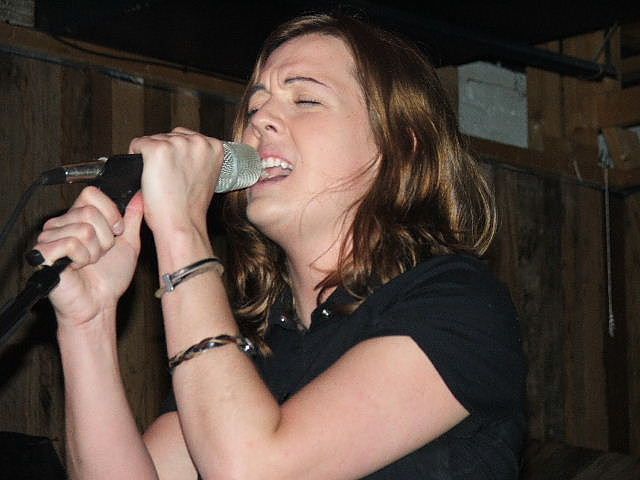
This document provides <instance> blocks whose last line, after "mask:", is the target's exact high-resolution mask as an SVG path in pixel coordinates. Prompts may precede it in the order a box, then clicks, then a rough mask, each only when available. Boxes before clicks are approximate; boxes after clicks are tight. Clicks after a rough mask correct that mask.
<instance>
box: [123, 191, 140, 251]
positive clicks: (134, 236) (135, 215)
mask: <svg viewBox="0 0 640 480" xmlns="http://www.w3.org/2000/svg"><path fill="white" fill-rule="evenodd" d="M143 204H144V202H143V200H142V193H141V192H137V193H136V194H135V195H134V196H133V197H132V198H131V200H130V201H129V204H128V205H127V208H126V210H125V212H124V232H123V234H122V238H123V239H124V240H126V241H127V242H129V243H130V244H131V245H133V246H134V247H135V248H136V249H139V248H140V225H141V224H142V218H143V217H144V208H143Z"/></svg>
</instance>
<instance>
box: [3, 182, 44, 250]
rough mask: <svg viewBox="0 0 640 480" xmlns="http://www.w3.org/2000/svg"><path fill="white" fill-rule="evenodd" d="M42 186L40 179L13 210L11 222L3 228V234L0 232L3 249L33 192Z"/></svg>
mask: <svg viewBox="0 0 640 480" xmlns="http://www.w3.org/2000/svg"><path fill="white" fill-rule="evenodd" d="M40 185H42V179H41V178H38V179H37V180H36V181H35V182H33V183H32V184H31V185H29V188H27V189H26V190H25V191H24V193H23V194H22V196H21V197H20V200H18V204H17V205H16V206H15V208H14V209H13V212H12V213H11V216H10V217H9V220H7V222H6V223H5V224H4V226H3V227H2V232H0V248H2V245H3V244H4V242H5V241H6V239H7V237H8V236H9V231H10V230H11V229H12V228H13V226H14V225H15V223H16V221H17V220H18V217H19V216H20V213H22V210H23V209H24V207H25V205H26V204H27V202H28V201H29V199H30V198H31V196H32V195H33V192H35V190H36V188H37V187H39V186H40Z"/></svg>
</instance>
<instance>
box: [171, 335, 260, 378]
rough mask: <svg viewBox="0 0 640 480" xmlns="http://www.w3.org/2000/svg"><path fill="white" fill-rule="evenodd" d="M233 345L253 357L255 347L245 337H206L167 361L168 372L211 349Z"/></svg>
mask: <svg viewBox="0 0 640 480" xmlns="http://www.w3.org/2000/svg"><path fill="white" fill-rule="evenodd" d="M230 343H234V344H236V345H237V347H238V348H239V349H240V351H241V352H244V353H246V354H248V355H254V354H255V353H256V347H255V346H254V345H253V342H251V340H249V339H248V338H246V337H236V336H233V335H226V334H225V335H218V336H217V337H207V338H205V339H203V340H201V341H199V342H198V343H196V344H195V345H192V346H190V347H189V348H187V349H186V350H184V351H182V352H180V353H178V354H176V355H174V356H173V357H171V358H170V359H169V372H170V373H173V371H174V370H175V368H176V367H177V366H178V365H180V364H181V363H182V362H184V361H186V360H191V359H192V358H193V357H195V356H196V355H199V354H201V353H203V352H206V351H208V350H211V349H213V348H217V347H221V346H223V345H228V344H230Z"/></svg>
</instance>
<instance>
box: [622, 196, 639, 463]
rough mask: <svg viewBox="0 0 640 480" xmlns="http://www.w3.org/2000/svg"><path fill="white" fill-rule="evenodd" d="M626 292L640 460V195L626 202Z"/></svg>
mask: <svg viewBox="0 0 640 480" xmlns="http://www.w3.org/2000/svg"><path fill="white" fill-rule="evenodd" d="M624 225H625V230H624V235H625V242H624V244H625V253H624V259H625V265H626V268H625V269H624V272H625V279H626V280H625V287H626V288H625V290H626V308H625V310H626V313H627V322H626V326H627V378H628V390H629V400H628V405H629V450H630V452H631V453H632V454H634V455H636V456H640V193H638V192H636V193H635V194H634V195H629V196H628V197H626V199H625V218H624Z"/></svg>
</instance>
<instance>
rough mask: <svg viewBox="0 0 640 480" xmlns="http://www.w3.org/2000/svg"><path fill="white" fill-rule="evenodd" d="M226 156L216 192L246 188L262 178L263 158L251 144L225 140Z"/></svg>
mask: <svg viewBox="0 0 640 480" xmlns="http://www.w3.org/2000/svg"><path fill="white" fill-rule="evenodd" d="M222 145H223V148H224V158H223V161H222V168H221V170H220V177H219V179H218V184H217V185H216V189H215V191H216V193H223V192H229V191H231V190H239V189H241V188H246V187H249V186H251V185H253V184H254V183H256V182H257V181H258V180H259V179H260V175H261V174H262V160H260V154H258V152H257V151H256V150H255V149H254V148H253V147H250V146H249V145H245V144H244V143H236V142H224V143H223V144H222Z"/></svg>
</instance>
